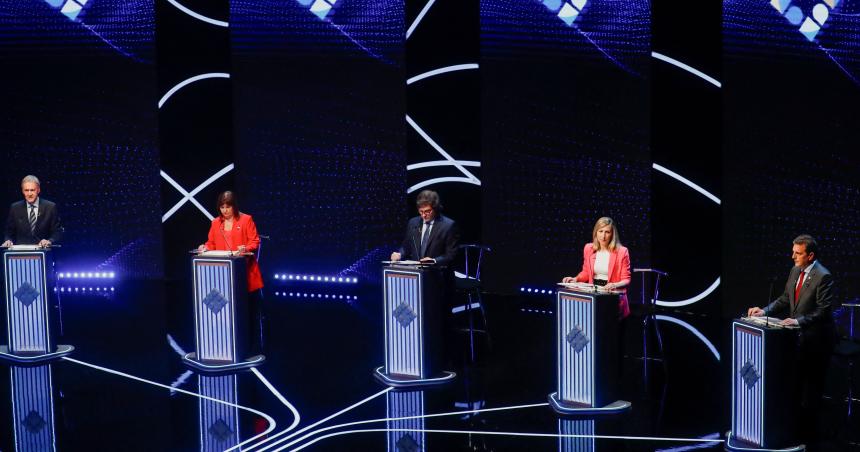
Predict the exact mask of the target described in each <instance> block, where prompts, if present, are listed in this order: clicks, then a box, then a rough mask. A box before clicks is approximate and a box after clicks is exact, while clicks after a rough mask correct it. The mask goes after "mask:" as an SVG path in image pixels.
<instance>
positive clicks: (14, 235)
mask: <svg viewBox="0 0 860 452" xmlns="http://www.w3.org/2000/svg"><path fill="white" fill-rule="evenodd" d="M40 191H41V187H40V184H39V179H38V178H36V176H27V177H25V178H24V179H23V180H22V181H21V193H23V195H24V199H23V200H21V201H18V202H14V203H12V205H11V206H10V207H9V216H8V217H7V219H6V231H5V238H4V240H5V241H4V242H3V245H2V246H4V247H8V246H11V245H39V246H43V247H47V246H51V244H53V243H56V242H57V241H59V240H60V235H61V234H62V227H61V226H60V214H59V213H58V212H57V205H56V204H54V203H53V202H51V201H48V200H47V199H44V198H41V197H39V192H40Z"/></svg>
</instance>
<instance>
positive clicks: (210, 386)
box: [198, 375, 239, 452]
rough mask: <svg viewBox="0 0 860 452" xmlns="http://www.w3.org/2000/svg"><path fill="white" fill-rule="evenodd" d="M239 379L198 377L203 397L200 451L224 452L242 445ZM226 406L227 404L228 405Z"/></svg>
mask: <svg viewBox="0 0 860 452" xmlns="http://www.w3.org/2000/svg"><path fill="white" fill-rule="evenodd" d="M236 378H237V377H236V375H223V376H208V375H198V379H199V380H198V387H199V389H200V395H202V396H205V397H211V398H212V399H215V400H218V402H216V401H214V400H206V399H202V398H201V399H199V400H200V402H199V403H200V450H201V451H202V452H221V451H224V450H227V449H229V448H231V447H233V446H235V445H237V444H239V408H237V407H236V406H230V405H228V403H229V404H232V405H238V403H239V400H238V394H239V391H238V389H237V387H236ZM225 402H226V403H225Z"/></svg>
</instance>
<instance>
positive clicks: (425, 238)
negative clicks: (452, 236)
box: [418, 222, 430, 259]
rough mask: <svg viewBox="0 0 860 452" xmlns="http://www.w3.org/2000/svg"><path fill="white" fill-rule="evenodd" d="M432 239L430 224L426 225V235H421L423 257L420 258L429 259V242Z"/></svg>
mask: <svg viewBox="0 0 860 452" xmlns="http://www.w3.org/2000/svg"><path fill="white" fill-rule="evenodd" d="M429 239H430V222H427V223H424V234H423V235H421V255H420V256H418V258H419V259H420V258H422V257H427V256H425V254H426V253H427V242H428V241H429Z"/></svg>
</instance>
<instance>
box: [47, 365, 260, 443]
mask: <svg viewBox="0 0 860 452" xmlns="http://www.w3.org/2000/svg"><path fill="white" fill-rule="evenodd" d="M62 359H63V360H65V361H69V362H73V363H75V364H79V365H81V366H85V367H89V368H92V369H96V370H100V371H102V372H106V373H109V374H113V375H118V376H120V377H125V378H128V379H130V380H135V381H139V382H141V383H146V384H151V385H153V386H158V387H159V388H163V389H167V390H169V391H176V392H181V393H183V394H186V395H190V396H194V397H199V398H201V399H203V400H209V401H212V402H216V403H223V404H224V405H227V406H231V407H233V408H239V409H240V410H245V411H247V412H249V413H254V414H256V415H257V416H260V417H262V418H263V419H265V420H266V422H268V423H269V427H268V428H266V430H265V431H263V432H262V433H260V434H259V435H256V436H253V437H251V438H248V439H246V440H245V441H242V442H241V443H239V444H237V445H236V446H235V447H234V448H238V447H242V446H244V445H245V444H248V443H250V442H252V441H256V440H258V439H260V438H262V437H263V436H266V435H268V434H269V433H271V432H272V430H274V429H275V427H276V426H277V423H276V422H275V420H274V419H272V417H271V416H269V415H268V414H266V413H263V412H262V411H257V410H255V409H253V408H248V407H245V406H242V405H236V404H233V403H230V402H225V401H223V400H218V399H215V398H212V397H207V396H204V395H200V394H197V393H195V392H191V391H186V390H184V389H179V388H173V387H170V386H168V385H165V384H161V383H157V382H154V381H152V380H147V379H145V378H140V377H135V376H134V375H131V374H127V373H124V372H120V371H118V370H113V369H108V368H107V367H102V366H97V365H95V364H90V363H87V362H84V361H78V360H76V359H74V358H69V357H67V356H64V357H63V358H62Z"/></svg>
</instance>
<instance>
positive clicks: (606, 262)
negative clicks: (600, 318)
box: [561, 217, 630, 319]
mask: <svg viewBox="0 0 860 452" xmlns="http://www.w3.org/2000/svg"><path fill="white" fill-rule="evenodd" d="M591 238H592V242H591V243H586V244H585V248H584V249H583V250H582V271H581V272H579V274H578V275H576V276H566V277H564V279H562V281H561V282H564V283H571V282H584V283H588V284H594V285H597V286H603V287H605V288H607V289H614V290H618V291H621V292H622V293H621V297H620V299H619V301H618V315H619V316H620V317H621V318H622V319H624V318H626V317H627V316H628V315H630V305H629V304H628V302H627V286H628V285H629V284H630V252H629V251H627V248H625V247H624V246H622V245H621V240H620V239H619V238H618V229H617V228H616V227H615V222H614V221H612V218H609V217H603V218H600V219H599V220H597V223H595V224H594V230H593V231H592V233H591Z"/></svg>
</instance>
